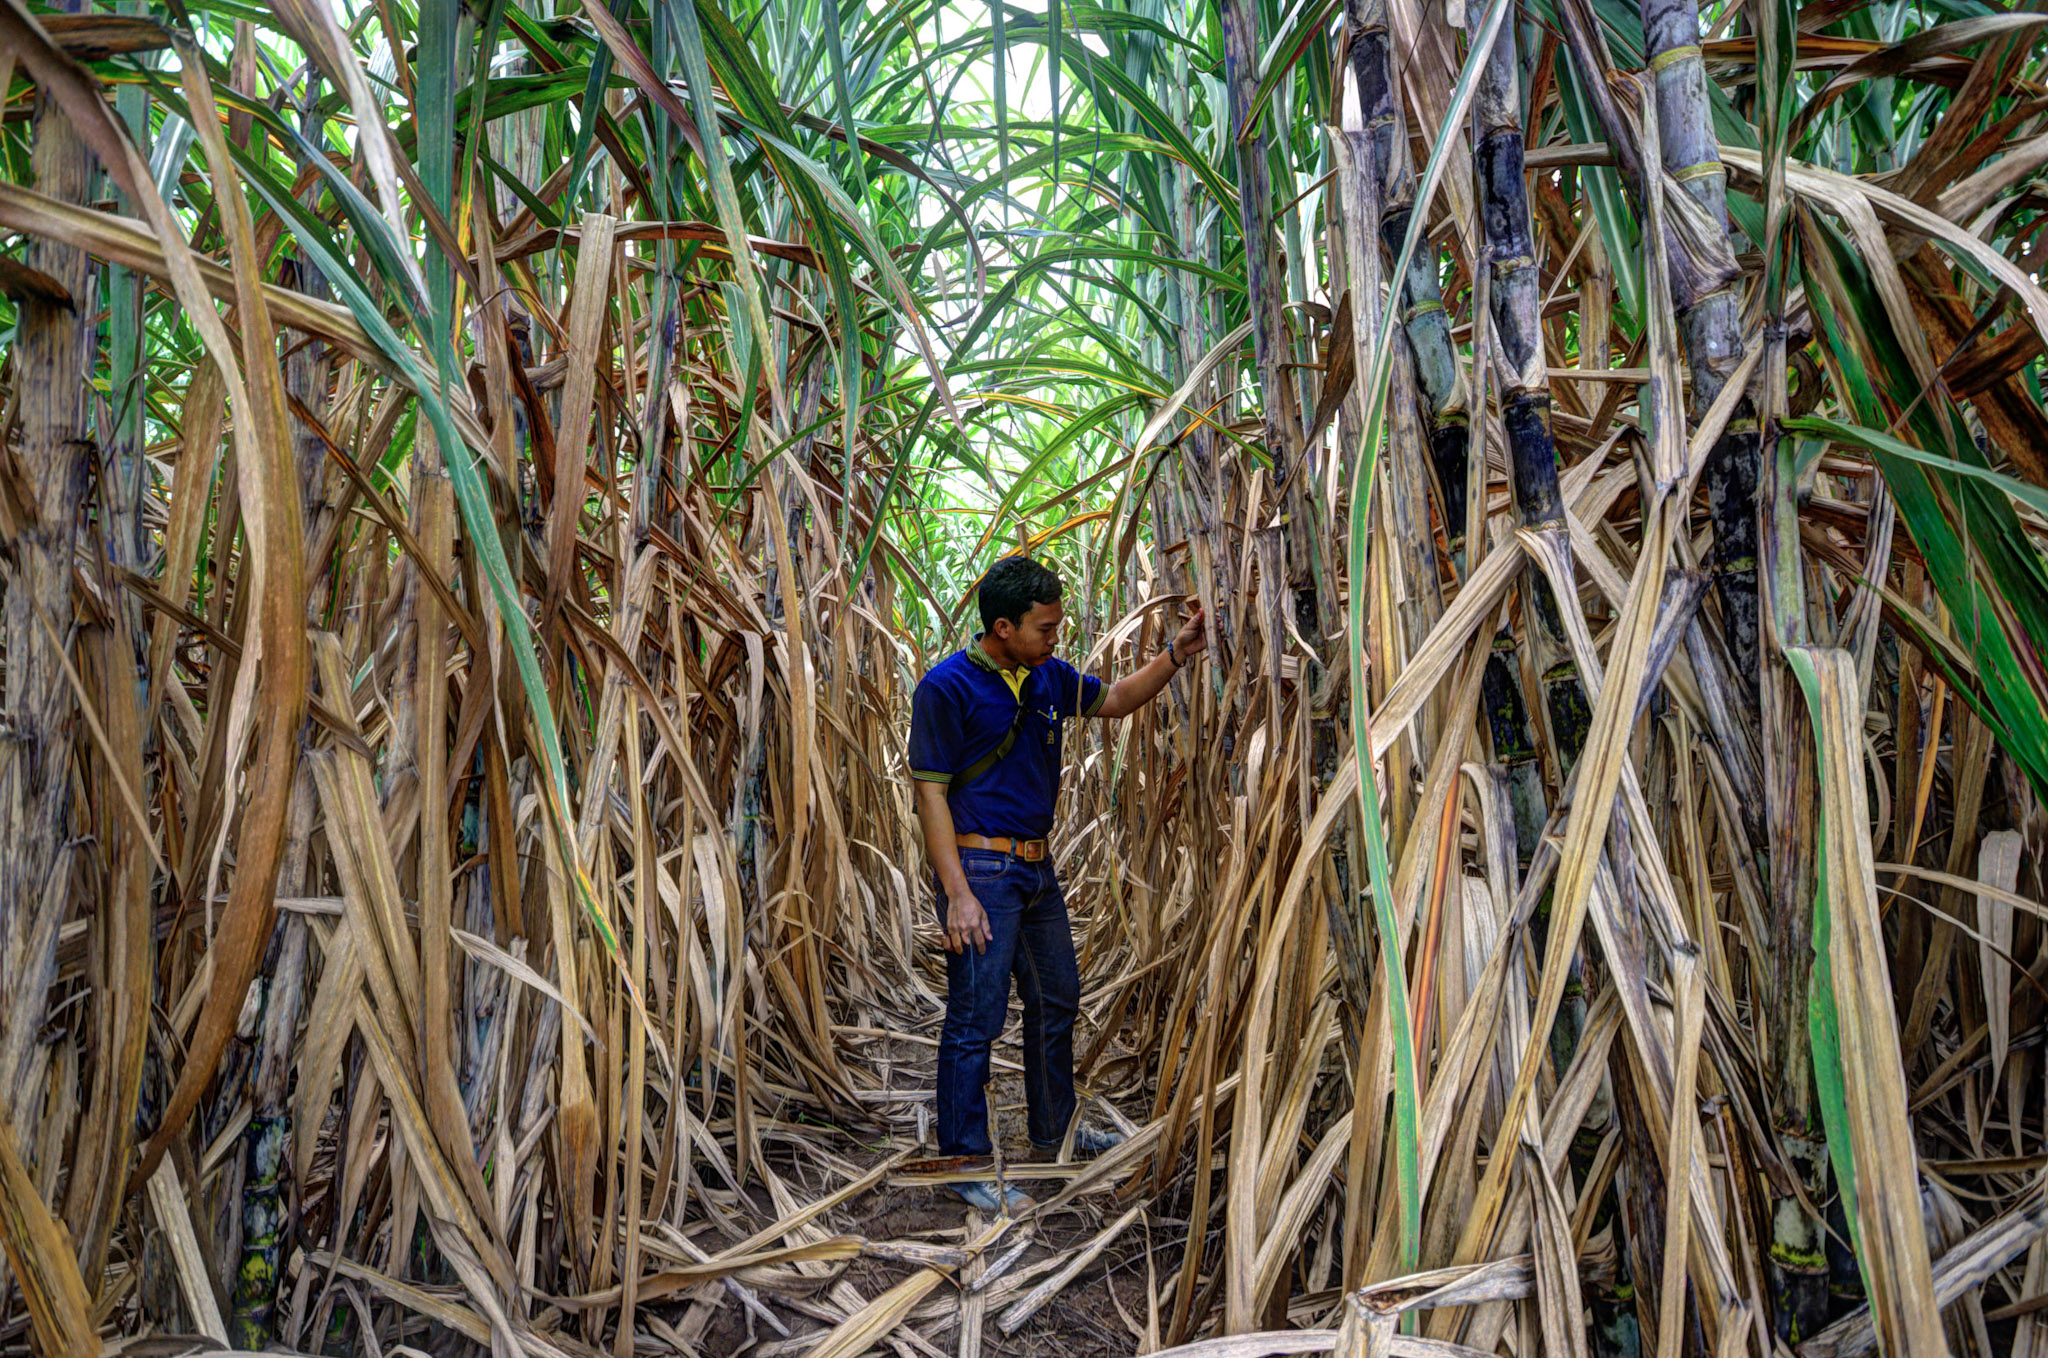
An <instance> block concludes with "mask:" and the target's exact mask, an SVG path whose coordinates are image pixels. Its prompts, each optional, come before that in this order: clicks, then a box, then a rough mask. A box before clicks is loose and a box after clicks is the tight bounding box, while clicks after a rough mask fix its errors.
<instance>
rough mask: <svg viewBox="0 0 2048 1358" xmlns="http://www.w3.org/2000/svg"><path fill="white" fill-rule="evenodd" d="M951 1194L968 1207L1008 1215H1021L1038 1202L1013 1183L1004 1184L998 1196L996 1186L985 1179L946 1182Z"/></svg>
mask: <svg viewBox="0 0 2048 1358" xmlns="http://www.w3.org/2000/svg"><path fill="white" fill-rule="evenodd" d="M947 1187H949V1188H951V1189H952V1190H953V1195H954V1196H955V1197H957V1198H959V1199H960V1200H961V1201H962V1202H964V1203H966V1204H967V1205H968V1206H969V1207H973V1208H977V1209H979V1210H981V1211H983V1212H1001V1213H1007V1214H1008V1215H1010V1216H1013V1217H1016V1216H1022V1215H1024V1213H1026V1212H1028V1211H1030V1210H1031V1209H1032V1208H1033V1207H1035V1206H1037V1205H1038V1204H1036V1203H1034V1202H1032V1201H1031V1195H1030V1194H1028V1193H1026V1192H1025V1191H1024V1190H1023V1189H1021V1188H1019V1187H1017V1186H1016V1185H1015V1184H1007V1185H1005V1186H1004V1188H1003V1190H1002V1193H1001V1195H1000V1197H998V1195H997V1191H996V1186H995V1184H994V1183H992V1182H991V1181H989V1180H987V1179H983V1180H981V1181H980V1182H978V1183H965V1184H948V1185H947Z"/></svg>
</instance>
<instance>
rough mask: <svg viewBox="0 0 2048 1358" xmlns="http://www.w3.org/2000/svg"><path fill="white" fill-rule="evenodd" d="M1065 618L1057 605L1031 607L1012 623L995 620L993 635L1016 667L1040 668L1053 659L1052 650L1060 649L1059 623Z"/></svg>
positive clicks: (1006, 619)
mask: <svg viewBox="0 0 2048 1358" xmlns="http://www.w3.org/2000/svg"><path fill="white" fill-rule="evenodd" d="M1066 616H1067V615H1066V613H1065V611H1064V610H1063V609H1061V607H1060V606H1059V605H1058V604H1057V603H1050V604H1033V605H1031V610H1030V611H1029V612H1028V613H1026V614H1025V615H1024V616H1023V617H1022V618H1020V619H1018V620H1017V621H1016V622H1015V623H1012V622H1011V621H1010V620H1009V619H1008V618H998V619H997V620H996V635H997V636H998V637H1000V638H1001V639H1002V641H1003V643H1004V644H1005V645H1006V646H1008V647H1009V649H1010V659H1011V661H1012V662H1014V663H1015V664H1018V665H1023V666H1027V667H1030V666H1037V665H1043V664H1044V663H1045V662H1046V661H1048V660H1050V659H1052V653H1053V648H1054V647H1055V646H1057V645H1059V639H1060V623H1062V622H1063V621H1065V620H1066Z"/></svg>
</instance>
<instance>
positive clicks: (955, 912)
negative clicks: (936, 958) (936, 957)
mask: <svg viewBox="0 0 2048 1358" xmlns="http://www.w3.org/2000/svg"><path fill="white" fill-rule="evenodd" d="M970 943H972V944H973V945H974V950H975V951H976V952H978V953H980V952H987V951H988V945H989V932H988V912H987V911H985V910H983V909H982V908H981V902H980V901H978V900H976V899H975V898H974V893H973V892H971V891H968V892H963V893H961V894H960V895H958V896H949V897H947V898H946V951H947V952H957V953H964V952H966V951H967V945H968V944H970Z"/></svg>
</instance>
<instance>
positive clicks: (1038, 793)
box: [910, 640, 1108, 839]
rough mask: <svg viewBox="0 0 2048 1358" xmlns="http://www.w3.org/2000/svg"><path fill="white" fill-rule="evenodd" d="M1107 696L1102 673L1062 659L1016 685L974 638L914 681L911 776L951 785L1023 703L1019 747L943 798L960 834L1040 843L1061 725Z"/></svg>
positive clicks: (1056, 772) (1055, 776)
mask: <svg viewBox="0 0 2048 1358" xmlns="http://www.w3.org/2000/svg"><path fill="white" fill-rule="evenodd" d="M1107 692H1108V690H1106V689H1105V688H1103V686H1102V681H1101V680H1100V679H1097V678H1095V677H1094V676H1093V675H1084V674H1082V673H1081V672H1080V671H1078V670H1076V669H1075V668H1074V667H1073V666H1072V665H1069V664H1068V663H1067V662H1066V661H1064V660H1060V659H1052V660H1048V661H1046V662H1045V663H1044V664H1043V665H1040V666H1038V667H1036V668H1035V669H1030V670H1026V671H1025V672H1024V678H1023V682H1022V683H1021V684H1020V685H1019V686H1018V688H1017V689H1016V690H1014V691H1013V690H1012V689H1011V687H1010V681H1009V680H1008V679H1006V678H1005V677H1004V676H1003V672H1002V670H1001V669H1000V668H998V667H997V665H996V662H995V661H993V660H991V659H989V658H988V653H987V652H986V651H984V650H982V649H981V643H980V641H979V640H977V641H976V642H975V644H974V645H972V646H969V647H968V648H967V649H966V650H964V651H956V652H954V653H953V654H952V655H950V656H948V657H946V658H945V659H944V660H942V661H940V662H939V663H938V664H936V665H934V666H933V667H932V668H931V670H930V671H929V672H928V673H927V674H926V675H925V677H924V678H923V679H922V680H920V681H919V682H918V685H917V693H916V696H915V697H913V698H912V699H911V703H910V776H911V777H913V778H916V779H919V780H921V781H923V782H927V783H951V782H952V781H953V777H954V775H955V774H959V773H964V772H966V771H967V770H968V769H970V768H972V767H974V765H975V764H976V763H977V762H979V761H980V760H981V758H982V757H983V756H984V755H986V754H988V753H989V752H990V751H991V750H993V749H995V748H996V746H998V745H1000V744H1002V742H1003V737H1004V736H1005V735H1008V734H1009V731H1010V725H1011V723H1012V722H1013V721H1015V720H1016V716H1017V704H1018V702H1019V701H1020V700H1021V701H1022V702H1023V704H1024V723H1023V725H1022V726H1021V727H1020V728H1019V729H1018V732H1017V743H1016V744H1015V745H1013V746H1011V747H1010V752H1009V753H1008V754H1007V755H1005V756H1003V758H1002V759H1001V760H1000V761H998V762H997V763H996V765H995V766H994V767H993V768H991V769H989V770H988V771H987V772H986V773H984V774H982V775H981V776H980V777H978V778H976V779H974V780H973V781H972V782H970V783H968V784H967V785H966V786H965V787H962V788H961V789H960V790H959V791H958V792H954V793H951V794H950V795H949V796H948V798H947V801H948V804H949V805H950V806H951V807H952V810H953V828H954V829H955V830H956V831H957V832H959V833H960V834H963V835H1009V836H1013V837H1015V838H1017V839H1043V838H1044V837H1045V836H1046V835H1048V834H1050V833H1051V832H1052V813H1053V802H1054V801H1055V799H1057V798H1058V796H1059V791H1060V738H1061V736H1062V735H1063V734H1064V733H1065V731H1066V723H1067V722H1068V721H1069V720H1070V719H1072V718H1075V717H1092V716H1094V715H1095V714H1096V712H1098V711H1099V710H1101V707H1102V700H1103V698H1104V696H1106V694H1107Z"/></svg>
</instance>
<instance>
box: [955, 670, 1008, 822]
mask: <svg viewBox="0 0 2048 1358" xmlns="http://www.w3.org/2000/svg"><path fill="white" fill-rule="evenodd" d="M1023 729H1024V690H1023V688H1022V687H1021V686H1020V687H1019V688H1018V690H1017V715H1016V716H1014V717H1012V718H1011V719H1010V729H1009V730H1008V731H1006V732H1004V733H1003V738H1002V739H1001V740H1000V741H998V742H996V747H995V748H994V749H993V750H990V751H989V752H988V753H987V754H985V755H983V756H982V757H981V758H979V759H977V760H975V761H974V762H973V763H972V764H969V765H968V766H967V767H966V768H965V769H963V770H962V771H961V772H959V773H956V774H954V775H953V781H952V782H950V783H948V784H947V785H946V795H947V796H948V797H950V796H952V795H953V794H954V793H956V792H958V791H959V790H960V789H961V788H963V787H965V786H967V785H968V784H969V783H971V782H973V781H974V780H975V779H977V778H979V777H981V776H982V775H983V774H984V773H987V772H988V771H989V770H990V769H992V768H994V767H995V766H996V765H998V764H1000V763H1002V762H1003V760H1004V759H1005V758H1006V757H1007V756H1008V755H1009V753H1010V751H1011V750H1013V749H1015V748H1016V747H1017V733H1018V732H1019V731H1021V730H1023Z"/></svg>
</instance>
